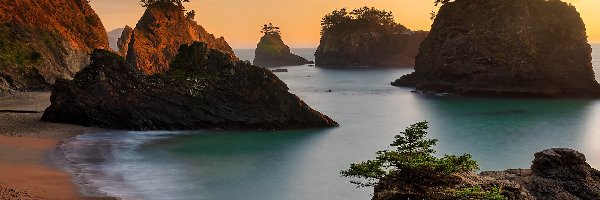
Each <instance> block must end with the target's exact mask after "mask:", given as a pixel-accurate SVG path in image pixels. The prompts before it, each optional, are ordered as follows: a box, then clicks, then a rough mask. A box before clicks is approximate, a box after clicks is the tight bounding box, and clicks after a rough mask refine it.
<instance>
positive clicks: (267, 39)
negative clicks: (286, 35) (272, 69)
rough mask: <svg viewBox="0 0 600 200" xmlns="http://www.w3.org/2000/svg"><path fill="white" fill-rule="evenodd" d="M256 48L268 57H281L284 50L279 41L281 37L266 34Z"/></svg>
mask: <svg viewBox="0 0 600 200" xmlns="http://www.w3.org/2000/svg"><path fill="white" fill-rule="evenodd" d="M257 48H258V49H261V50H262V51H264V52H265V53H267V54H269V55H273V56H281V55H283V49H285V48H286V46H285V44H284V43H283V41H282V40H281V36H279V35H269V34H268V33H267V34H265V35H264V36H263V37H262V38H261V39H260V42H259V43H258V46H257Z"/></svg>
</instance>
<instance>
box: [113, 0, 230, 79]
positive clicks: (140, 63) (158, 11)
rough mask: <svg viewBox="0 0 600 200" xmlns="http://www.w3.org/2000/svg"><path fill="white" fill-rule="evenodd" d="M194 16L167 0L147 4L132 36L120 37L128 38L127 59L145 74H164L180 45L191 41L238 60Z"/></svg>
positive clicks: (219, 39) (223, 42)
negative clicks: (204, 44) (203, 44)
mask: <svg viewBox="0 0 600 200" xmlns="http://www.w3.org/2000/svg"><path fill="white" fill-rule="evenodd" d="M193 16H194V15H190V14H187V15H186V14H185V13H184V11H183V10H182V8H181V7H179V6H177V5H176V4H174V3H171V2H169V1H158V2H155V3H152V4H150V5H149V6H148V8H147V9H146V12H145V13H144V15H143V16H142V18H141V19H140V20H139V21H138V23H137V25H136V27H135V29H134V30H133V32H132V33H131V36H127V35H123V36H122V38H127V37H130V42H129V44H128V49H127V55H126V58H127V61H128V62H129V63H131V64H132V65H133V66H134V67H136V68H138V69H140V70H141V71H143V72H144V73H146V74H156V73H163V72H165V71H167V70H168V69H169V63H170V62H171V61H172V59H173V58H174V57H175V55H176V54H177V49H178V48H179V45H182V44H190V43H192V42H194V41H196V42H204V43H206V44H207V45H208V46H209V47H210V48H213V49H217V50H219V51H222V52H224V53H226V54H227V55H228V56H229V57H231V58H235V59H237V58H236V57H235V54H234V52H233V49H231V47H230V46H229V44H227V42H226V41H225V38H223V37H220V38H215V36H214V35H212V34H210V33H208V32H206V30H205V29H204V28H203V27H202V26H200V25H198V24H197V23H196V22H195V21H194V19H193Z"/></svg>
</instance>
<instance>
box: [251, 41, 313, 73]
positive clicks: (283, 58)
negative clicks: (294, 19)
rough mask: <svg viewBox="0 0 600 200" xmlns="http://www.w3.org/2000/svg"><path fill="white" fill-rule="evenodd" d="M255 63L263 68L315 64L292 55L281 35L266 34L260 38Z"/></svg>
mask: <svg viewBox="0 0 600 200" xmlns="http://www.w3.org/2000/svg"><path fill="white" fill-rule="evenodd" d="M253 63H254V65H258V66H263V67H279V66H290V65H305V64H314V62H311V61H308V60H306V58H303V57H300V56H298V55H295V54H292V53H291V52H290V47H288V46H287V45H285V43H283V40H282V39H281V35H280V34H279V33H265V35H264V36H263V37H262V38H260V42H259V43H258V45H257V46H256V50H255V58H254V61H253Z"/></svg>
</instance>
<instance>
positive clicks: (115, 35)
mask: <svg viewBox="0 0 600 200" xmlns="http://www.w3.org/2000/svg"><path fill="white" fill-rule="evenodd" d="M123 30H125V28H117V29H114V30H112V31H108V32H106V34H107V35H108V45H109V47H110V49H112V50H113V51H119V46H118V45H117V43H118V41H119V38H121V35H122V34H123Z"/></svg>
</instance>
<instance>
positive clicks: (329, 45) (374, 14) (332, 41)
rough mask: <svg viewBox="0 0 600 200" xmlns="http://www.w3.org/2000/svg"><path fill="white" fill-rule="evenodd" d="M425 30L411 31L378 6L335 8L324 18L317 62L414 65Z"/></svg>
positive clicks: (337, 64) (344, 65)
mask: <svg viewBox="0 0 600 200" xmlns="http://www.w3.org/2000/svg"><path fill="white" fill-rule="evenodd" d="M427 35H428V32H426V31H411V30H409V29H408V28H406V27H405V26H403V25H401V24H398V23H396V22H395V21H394V19H393V16H392V13H390V12H386V11H380V10H377V9H375V8H367V7H364V8H361V9H356V10H354V11H353V12H352V13H348V12H347V11H346V10H345V9H341V10H337V11H334V12H333V13H331V14H329V15H327V16H325V18H323V27H322V31H321V42H320V44H319V47H318V48H317V52H316V53H315V63H316V65H317V66H331V67H346V66H350V67H352V66H369V67H413V66H414V63H415V57H416V56H417V54H418V52H419V46H420V45H421V42H422V41H423V40H424V39H425V37H427Z"/></svg>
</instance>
